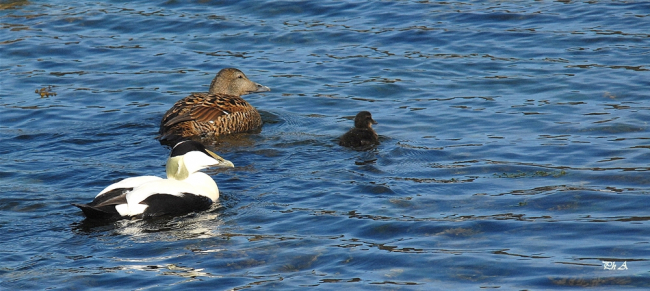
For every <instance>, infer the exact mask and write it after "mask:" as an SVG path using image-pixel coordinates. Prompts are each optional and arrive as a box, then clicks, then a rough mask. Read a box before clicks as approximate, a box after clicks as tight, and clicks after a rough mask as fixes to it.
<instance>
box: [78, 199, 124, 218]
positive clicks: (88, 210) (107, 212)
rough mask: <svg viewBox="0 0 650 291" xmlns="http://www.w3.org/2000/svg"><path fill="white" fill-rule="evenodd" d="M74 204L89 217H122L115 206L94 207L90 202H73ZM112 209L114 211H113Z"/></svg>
mask: <svg viewBox="0 0 650 291" xmlns="http://www.w3.org/2000/svg"><path fill="white" fill-rule="evenodd" d="M72 205H74V206H77V207H79V209H81V211H83V213H84V215H85V216H86V218H88V219H101V220H107V219H117V218H120V217H121V216H120V214H119V213H118V212H117V210H115V207H111V208H106V207H94V206H90V205H88V204H77V203H72ZM111 210H112V211H111Z"/></svg>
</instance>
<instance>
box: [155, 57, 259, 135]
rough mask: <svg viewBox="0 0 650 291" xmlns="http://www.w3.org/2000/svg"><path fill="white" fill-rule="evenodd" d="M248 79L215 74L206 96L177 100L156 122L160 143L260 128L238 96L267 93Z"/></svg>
mask: <svg viewBox="0 0 650 291" xmlns="http://www.w3.org/2000/svg"><path fill="white" fill-rule="evenodd" d="M270 90H271V89H269V88H268V87H266V86H262V85H260V84H257V83H255V82H253V81H251V80H249V79H248V78H247V77H246V75H244V73H242V71H240V70H238V69H235V68H227V69H223V70H221V71H219V73H217V75H216V76H215V77H214V79H213V80H212V83H211V84H210V92H208V93H192V94H191V95H190V96H187V97H185V98H183V99H181V100H178V101H177V102H176V103H175V104H174V106H172V108H170V109H169V110H168V111H167V113H165V115H164V116H163V119H162V121H161V122H160V131H159V133H160V137H159V138H160V140H161V141H175V140H179V139H182V138H184V137H190V136H210V135H211V136H218V135H223V134H229V133H237V132H246V131H251V130H254V129H257V128H259V127H260V126H262V118H261V117H260V114H259V112H257V110H256V109H255V107H253V106H252V105H250V104H249V103H248V102H246V100H244V99H242V98H241V97H239V96H241V95H245V94H249V93H254V92H265V91H270Z"/></svg>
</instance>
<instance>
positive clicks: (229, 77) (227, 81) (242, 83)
mask: <svg viewBox="0 0 650 291" xmlns="http://www.w3.org/2000/svg"><path fill="white" fill-rule="evenodd" d="M266 91H271V89H269V87H266V86H263V85H260V84H258V83H255V82H253V81H251V80H249V79H248V77H246V75H245V74H244V73H243V72H242V71H240V70H238V69H235V68H226V69H222V70H221V71H219V73H217V75H216V76H215V77H214V79H213V80H212V83H211V84H210V94H228V95H233V96H241V95H246V94H249V93H256V92H266Z"/></svg>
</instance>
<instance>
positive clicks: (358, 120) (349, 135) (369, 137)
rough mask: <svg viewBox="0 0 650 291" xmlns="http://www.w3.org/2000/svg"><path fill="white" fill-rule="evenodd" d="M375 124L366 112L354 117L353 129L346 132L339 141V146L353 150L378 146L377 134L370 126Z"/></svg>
mask: <svg viewBox="0 0 650 291" xmlns="http://www.w3.org/2000/svg"><path fill="white" fill-rule="evenodd" d="M373 124H377V122H376V121H375V120H374V119H372V115H371V114H370V112H368V111H361V112H359V113H357V116H356V117H354V128H352V129H350V130H349V131H348V132H346V133H345V134H344V135H343V136H341V139H340V140H339V145H341V146H345V147H353V148H364V147H370V146H373V145H378V144H379V138H378V137H377V133H376V132H375V131H374V130H373V129H372V125H373Z"/></svg>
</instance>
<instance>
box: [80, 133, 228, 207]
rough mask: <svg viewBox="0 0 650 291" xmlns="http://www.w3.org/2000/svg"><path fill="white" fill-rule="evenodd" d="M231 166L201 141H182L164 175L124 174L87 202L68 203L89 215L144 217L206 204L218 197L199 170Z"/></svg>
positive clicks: (211, 183) (215, 186)
mask: <svg viewBox="0 0 650 291" xmlns="http://www.w3.org/2000/svg"><path fill="white" fill-rule="evenodd" d="M211 166H217V167H234V166H233V164H232V163H231V162H230V161H227V160H225V159H223V158H222V157H220V156H218V155H217V154H215V153H213V152H211V151H209V150H208V149H206V148H205V146H203V145H202V144H201V143H198V142H195V141H183V142H180V143H178V144H177V145H176V146H174V148H173V149H172V152H171V154H170V155H169V159H167V166H166V171H167V179H163V178H160V177H156V176H140V177H133V178H127V179H124V180H122V181H119V182H117V183H115V184H112V185H110V186H108V187H106V188H105V189H104V190H102V191H101V192H99V194H97V196H96V197H95V199H94V200H93V201H92V202H90V203H88V204H72V205H74V206H77V207H79V208H81V210H82V211H83V213H84V214H85V215H86V217H87V218H90V219H119V218H133V217H135V218H148V217H155V216H162V215H180V214H185V213H189V212H192V211H201V210H206V209H208V208H210V206H211V205H212V203H214V202H215V201H217V199H218V198H219V188H217V183H215V182H214V180H213V179H212V178H211V177H210V176H208V175H207V174H205V173H202V172H199V170H201V169H204V168H207V167H211Z"/></svg>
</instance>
